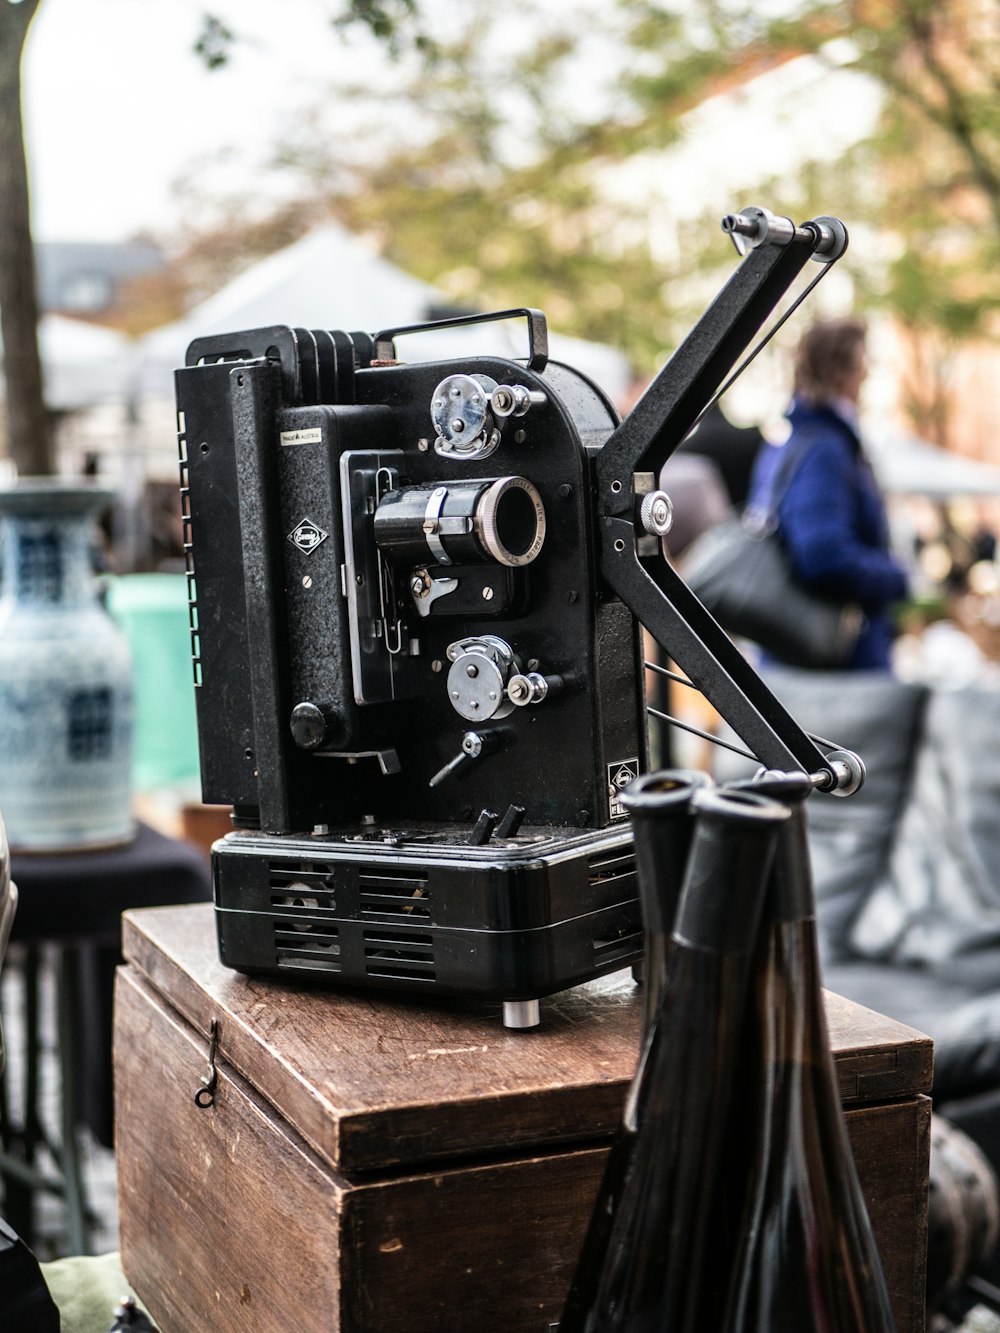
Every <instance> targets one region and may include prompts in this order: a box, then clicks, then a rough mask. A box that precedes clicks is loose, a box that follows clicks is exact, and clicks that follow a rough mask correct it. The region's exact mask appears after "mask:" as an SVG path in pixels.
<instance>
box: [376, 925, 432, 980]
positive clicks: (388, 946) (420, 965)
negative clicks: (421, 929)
mask: <svg viewBox="0 0 1000 1333" xmlns="http://www.w3.org/2000/svg"><path fill="white" fill-rule="evenodd" d="M364 942H365V971H366V972H367V974H368V976H370V977H402V978H406V979H407V980H409V981H433V980H434V938H433V936H431V935H416V934H414V935H411V934H409V933H408V932H407V931H403V930H366V931H365V933H364Z"/></svg>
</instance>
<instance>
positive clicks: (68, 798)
mask: <svg viewBox="0 0 1000 1333" xmlns="http://www.w3.org/2000/svg"><path fill="white" fill-rule="evenodd" d="M112 498H113V492H111V491H108V490H106V489H104V488H101V487H98V486H95V485H87V484H85V483H82V482H66V481H62V480H60V479H57V478H47V477H43V478H28V479H25V480H22V481H19V482H18V483H17V484H16V485H15V486H12V487H10V488H8V489H0V520H2V531H0V540H2V556H3V564H2V570H3V573H2V579H0V810H2V811H3V812H4V819H5V820H6V823H7V834H8V837H9V839H10V845H11V847H12V848H13V849H14V850H15V851H25V852H42V851H77V850H81V849H84V848H91V847H101V846H109V845H114V844H116V843H121V842H127V841H128V840H129V839H130V838H131V837H132V836H133V832H134V826H133V821H132V814H131V766H132V661H131V654H130V652H129V646H128V641H127V640H126V638H125V636H124V634H123V633H122V631H121V630H120V629H119V627H118V626H117V625H116V624H115V622H114V621H113V620H112V619H111V617H110V615H109V614H108V613H107V611H106V610H105V609H104V606H103V604H102V602H101V598H100V594H99V587H98V583H97V579H96V576H95V573H94V567H93V552H94V537H95V520H96V517H97V515H98V514H99V513H100V512H101V510H102V509H105V508H107V505H108V504H109V502H110V501H111V500H112Z"/></svg>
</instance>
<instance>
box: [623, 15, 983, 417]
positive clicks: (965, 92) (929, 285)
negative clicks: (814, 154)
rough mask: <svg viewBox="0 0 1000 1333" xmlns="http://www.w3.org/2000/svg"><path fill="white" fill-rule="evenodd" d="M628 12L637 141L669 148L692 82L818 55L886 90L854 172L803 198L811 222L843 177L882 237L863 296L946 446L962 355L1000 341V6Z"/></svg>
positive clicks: (857, 220) (848, 195) (855, 209)
mask: <svg viewBox="0 0 1000 1333" xmlns="http://www.w3.org/2000/svg"><path fill="white" fill-rule="evenodd" d="M621 3H622V6H623V9H624V11H625V12H626V13H627V14H628V18H629V41H630V44H631V46H632V48H633V50H634V51H635V53H636V59H635V62H634V66H633V69H632V70H631V71H630V72H629V73H628V74H627V83H628V88H629V92H630V94H631V96H632V98H633V102H634V105H635V107H636V109H637V112H638V114H637V116H636V118H635V120H634V123H633V125H632V127H631V130H630V137H631V138H632V140H633V141H638V142H654V143H655V142H658V141H659V139H660V130H661V127H662V124H663V121H664V117H665V116H669V115H670V114H672V112H675V111H676V110H677V109H678V108H683V107H684V106H685V104H687V103H688V101H689V99H690V96H691V88H692V83H691V79H692V77H693V79H694V83H695V84H697V83H698V82H699V80H700V81H701V84H702V86H703V87H707V86H714V87H718V86H720V85H721V86H724V85H725V83H726V82H727V81H732V80H736V79H743V78H746V77H747V76H748V75H751V74H753V73H756V72H758V71H760V70H764V69H766V68H768V67H769V66H770V65H773V64H774V63H775V62H777V61H781V60H787V59H790V58H793V57H795V56H798V55H805V54H810V55H812V56H813V57H814V58H815V59H817V60H818V61H820V62H823V63H826V64H827V65H828V66H829V67H831V68H833V67H836V68H838V69H851V70H856V71H858V72H860V73H862V74H865V75H867V76H869V77H870V78H872V79H874V80H876V81H877V83H878V84H879V85H880V86H881V88H882V90H883V93H884V98H883V110H882V115H881V118H880V120H879V123H878V125H877V128H876V130H875V132H874V134H873V135H872V137H871V138H870V139H869V140H868V141H867V142H865V143H861V144H859V145H858V147H857V149H856V150H855V151H854V152H853V153H852V154H851V155H850V156H851V162H850V163H848V164H844V165H845V166H846V167H847V168H848V169H847V170H839V169H837V170H835V172H834V173H831V172H824V173H822V174H821V176H819V180H820V181H821V184H822V191H823V194H822V197H817V191H816V189H815V186H816V184H817V173H815V172H812V173H810V172H809V171H808V170H806V171H804V172H802V173H800V178H799V195H800V198H799V200H798V202H799V203H800V204H801V205H802V207H803V210H804V211H803V216H804V215H806V214H807V213H808V212H809V211H812V209H814V208H815V207H817V206H818V207H819V208H820V209H822V210H824V211H825V210H827V209H829V208H830V207H831V197H832V192H833V185H832V179H833V177H834V176H835V177H836V180H837V187H836V188H837V194H836V208H837V211H838V212H841V213H842V214H843V215H844V216H845V217H848V218H849V219H850V220H851V223H852V226H854V227H856V228H858V230H862V229H863V224H869V226H870V233H869V234H870V235H871V236H874V237H877V238H878V240H879V246H878V249H879V262H878V263H877V264H874V265H873V264H871V263H868V264H864V263H862V264H860V265H859V264H858V263H857V254H856V252H855V254H854V255H852V269H853V271H854V273H855V277H856V279H857V281H858V291H859V299H860V300H861V301H862V302H863V303H867V304H869V305H872V306H880V307H882V308H884V309H886V310H888V311H889V312H891V314H892V315H893V317H894V318H895V320H896V321H897V323H898V324H899V325H900V326H901V328H902V329H903V330H904V333H905V337H906V340H907V342H908V344H909V346H910V348H911V366H910V373H909V374H908V375H907V376H906V377H905V384H904V392H905V396H906V399H907V405H908V408H909V411H910V414H911V416H912V418H913V421H914V424H915V425H916V426H917V427H918V428H919V429H921V430H922V431H923V432H924V433H926V434H927V435H928V436H929V437H930V438H932V439H935V440H937V441H938V442H939V443H941V444H946V443H947V442H948V434H949V405H950V400H951V398H952V395H953V383H952V380H951V376H950V370H951V368H952V366H953V364H954V354H955V350H956V348H957V347H958V346H959V345H960V344H961V343H962V342H963V341H967V340H969V339H973V338H977V337H989V338H992V339H994V340H995V339H997V338H998V337H1000V324H998V319H997V314H998V310H1000V98H998V91H1000V4H998V3H997V0H805V2H804V3H801V2H800V3H793V4H790V5H783V6H780V7H777V8H776V7H773V6H769V5H764V4H757V3H755V4H753V5H748V4H745V3H744V2H743V0H698V2H697V3H696V4H695V5H694V7H693V9H692V10H691V11H690V12H689V15H688V20H687V21H686V22H685V23H684V24H679V21H678V19H677V17H676V14H675V13H674V12H673V11H672V10H670V9H668V8H667V7H665V6H664V5H663V4H661V3H660V2H659V0H621ZM776 14H777V15H778V16H777V17H776V16H775V15H776ZM809 110H810V109H809V106H808V104H804V105H803V106H802V107H801V110H800V111H799V112H798V114H801V115H802V116H803V118H808V116H809ZM789 114H790V115H795V114H797V109H796V108H795V107H790V108H789ZM815 132H816V133H817V134H822V132H823V127H822V126H817V127H816V131H815ZM786 198H787V184H786ZM859 224H861V225H860V226H859Z"/></svg>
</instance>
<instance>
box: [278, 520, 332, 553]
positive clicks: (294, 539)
mask: <svg viewBox="0 0 1000 1333" xmlns="http://www.w3.org/2000/svg"><path fill="white" fill-rule="evenodd" d="M329 535H330V534H329V533H328V532H324V531H323V529H322V528H321V527H320V526H319V524H318V523H314V522H313V521H312V519H311V518H304V519H302V521H301V522H300V523H297V524H296V525H295V527H294V528H293V529H292V530H291V532H290V533H289V534H288V540H289V541H290V542H291V543H292V545H293V546H297V547H298V548H299V550H300V551H301V552H302V554H303V555H312V553H313V551H315V550H316V548H317V546H321V545H322V544H323V542H325V541H326V539H327V537H329Z"/></svg>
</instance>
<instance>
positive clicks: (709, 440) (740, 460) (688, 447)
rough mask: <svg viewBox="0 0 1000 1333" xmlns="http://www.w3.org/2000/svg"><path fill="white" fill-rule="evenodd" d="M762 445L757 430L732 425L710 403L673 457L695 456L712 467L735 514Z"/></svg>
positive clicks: (720, 411)
mask: <svg viewBox="0 0 1000 1333" xmlns="http://www.w3.org/2000/svg"><path fill="white" fill-rule="evenodd" d="M763 443H764V436H763V435H762V433H761V431H760V428H759V427H758V426H737V425H735V424H734V423H733V422H732V421H730V420H729V418H728V417H727V416H726V414H725V412H723V410H722V408H721V407H720V406H719V404H718V403H713V404H712V405H711V407H709V409H708V411H707V412H706V413H705V415H704V416H703V417H702V418H701V420H700V421H699V422H698V425H697V426H696V427H695V428H694V430H693V431H692V432H691V434H690V435H689V436H688V437H687V439H686V440H684V441H683V442H682V444H681V446H680V448H679V449H678V450H677V453H678V454H681V455H683V454H698V455H700V456H701V457H702V458H707V459H708V460H709V461H710V462H712V463H714V464H715V466H716V467H717V468H718V470H719V476H720V477H721V478H722V481H723V484H724V485H725V488H726V492H727V494H728V496H729V503H730V504H731V505H732V506H733V508H734V509H735V510H736V511H737V512H738V511H739V510H741V509H742V508H743V506H744V505H745V504H746V500H747V496H748V494H749V492H750V479H751V477H752V476H753V468H754V463H755V462H756V460H757V455H758V453H759V452H760V447H761V445H762V444H763ZM676 456H677V455H675V457H676Z"/></svg>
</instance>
